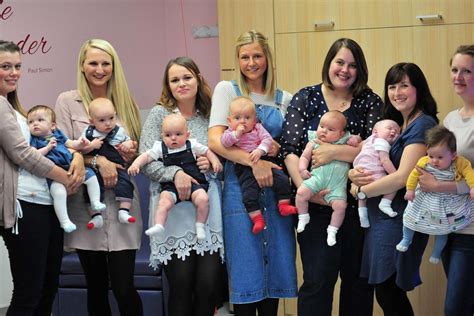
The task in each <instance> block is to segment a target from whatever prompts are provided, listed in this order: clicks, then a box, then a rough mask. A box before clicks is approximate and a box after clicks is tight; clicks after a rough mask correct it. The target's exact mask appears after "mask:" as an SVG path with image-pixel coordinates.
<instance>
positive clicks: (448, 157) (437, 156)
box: [426, 144, 456, 170]
mask: <svg viewBox="0 0 474 316" xmlns="http://www.w3.org/2000/svg"><path fill="white" fill-rule="evenodd" d="M426 152H427V153H428V157H429V162H430V165H432V166H433V167H434V168H436V169H438V170H445V169H448V168H449V166H451V163H452V162H453V160H454V159H456V153H455V152H454V153H453V152H452V151H450V150H449V148H448V146H446V144H441V145H436V146H433V147H430V148H428V149H427V150H426Z"/></svg>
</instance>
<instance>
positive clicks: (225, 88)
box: [209, 81, 292, 127]
mask: <svg viewBox="0 0 474 316" xmlns="http://www.w3.org/2000/svg"><path fill="white" fill-rule="evenodd" d="M282 92H283V98H282V102H281V103H282V105H281V106H280V107H278V106H277V105H276V104H275V96H273V95H272V96H267V95H264V94H258V93H253V92H250V94H249V97H250V98H251V99H252V100H253V102H254V103H255V104H261V105H268V106H272V107H275V108H278V109H279V110H280V112H281V114H282V115H283V117H285V114H286V108H287V107H288V104H290V101H291V98H292V95H291V94H290V93H288V92H287V91H282ZM235 97H237V94H236V93H235V90H234V86H233V85H232V82H230V81H221V82H219V83H218V84H217V85H216V88H215V89H214V93H213V95H212V104H213V105H214V104H222V105H223V106H221V107H218V108H217V109H218V111H215V110H214V109H213V112H212V116H211V117H210V121H209V127H214V126H229V125H228V122H227V116H229V105H230V103H231V102H232V100H233V99H234V98H235ZM283 105H285V106H283Z"/></svg>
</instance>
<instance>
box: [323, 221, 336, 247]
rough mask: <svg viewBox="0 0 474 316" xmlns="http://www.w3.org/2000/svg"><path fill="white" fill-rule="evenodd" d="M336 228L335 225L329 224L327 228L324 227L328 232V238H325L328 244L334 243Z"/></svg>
mask: <svg viewBox="0 0 474 316" xmlns="http://www.w3.org/2000/svg"><path fill="white" fill-rule="evenodd" d="M338 230H339V228H337V227H336V226H331V225H329V226H328V228H327V229H326V231H327V232H328V239H327V243H328V246H334V245H335V244H336V234H337V231H338Z"/></svg>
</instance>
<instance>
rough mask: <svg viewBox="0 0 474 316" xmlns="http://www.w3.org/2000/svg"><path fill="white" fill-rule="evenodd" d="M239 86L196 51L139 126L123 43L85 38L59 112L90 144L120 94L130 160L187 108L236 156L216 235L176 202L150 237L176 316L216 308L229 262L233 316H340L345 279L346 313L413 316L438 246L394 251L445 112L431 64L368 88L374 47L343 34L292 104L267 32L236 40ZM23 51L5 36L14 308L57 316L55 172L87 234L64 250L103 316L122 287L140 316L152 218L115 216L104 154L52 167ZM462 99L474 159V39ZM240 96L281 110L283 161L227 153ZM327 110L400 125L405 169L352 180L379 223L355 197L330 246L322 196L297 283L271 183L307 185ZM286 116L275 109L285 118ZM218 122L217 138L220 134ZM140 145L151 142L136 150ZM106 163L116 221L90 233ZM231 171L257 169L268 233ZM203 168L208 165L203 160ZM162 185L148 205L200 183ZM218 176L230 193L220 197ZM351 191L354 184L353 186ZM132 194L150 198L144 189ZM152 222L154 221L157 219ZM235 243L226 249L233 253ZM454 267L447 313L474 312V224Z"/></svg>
mask: <svg viewBox="0 0 474 316" xmlns="http://www.w3.org/2000/svg"><path fill="white" fill-rule="evenodd" d="M235 57H236V74H237V76H236V78H235V80H234V81H222V82H220V83H219V84H218V85H217V86H216V87H215V89H214V93H213V94H212V93H211V88H210V87H209V85H208V83H207V82H206V80H205V78H204V76H203V74H202V73H201V72H200V70H199V68H198V66H197V65H196V64H195V62H194V61H193V60H192V59H190V58H188V57H178V58H175V59H172V60H171V61H169V63H168V64H167V66H166V69H165V73H164V76H163V82H162V94H161V97H160V100H159V102H158V103H157V104H156V106H155V107H153V108H152V110H151V111H150V114H149V116H148V118H147V120H146V122H145V124H144V126H143V128H142V129H141V128H140V123H139V114H138V106H137V104H136V103H135V102H134V101H133V98H132V96H131V93H130V91H129V89H128V86H127V82H126V80H125V76H124V73H123V70H122V66H121V63H120V60H119V57H118V55H117V53H116V51H115V50H114V48H113V47H112V46H111V45H110V43H108V42H107V41H105V40H100V39H92V40H88V41H86V42H85V43H84V45H83V46H82V48H81V50H80V53H79V59H78V70H77V89H76V90H72V91H67V92H64V93H62V94H61V95H60V96H59V97H58V99H57V103H56V106H55V111H56V114H57V124H58V126H59V127H60V128H61V129H62V131H63V132H64V133H65V134H66V135H67V136H68V137H69V138H72V139H77V138H78V137H79V136H80V135H81V132H82V130H83V129H84V127H85V126H86V125H87V124H89V123H88V122H89V120H88V106H89V103H90V102H91V101H92V100H93V99H95V98H98V97H106V98H109V99H110V100H112V102H113V103H114V105H115V107H116V112H117V115H118V118H119V120H120V124H121V125H122V126H123V127H124V128H126V130H127V131H128V133H129V134H130V136H131V138H132V139H133V140H134V141H136V146H135V147H134V148H133V149H132V150H131V151H127V152H121V154H122V156H123V157H124V158H125V159H126V160H128V161H130V160H132V159H133V158H134V157H135V156H136V155H137V154H138V153H139V152H144V151H146V150H148V149H149V148H151V147H152V146H153V144H154V142H155V141H158V140H161V135H160V130H159V127H160V126H161V123H162V121H163V118H164V117H165V116H166V115H168V114H170V113H180V114H181V115H182V116H184V117H185V118H186V120H187V122H188V127H189V130H190V131H191V134H192V135H193V137H195V138H197V140H198V141H199V142H200V143H203V144H207V143H208V145H209V148H210V149H211V150H213V151H214V152H216V153H217V154H219V155H220V156H221V157H223V158H224V159H225V160H226V163H225V169H224V180H223V182H222V181H221V180H220V179H218V178H210V179H209V182H210V186H209V191H208V195H209V220H208V223H207V225H206V239H205V240H198V239H197V238H196V232H195V225H194V214H195V212H194V211H193V205H192V204H191V203H190V202H181V203H178V204H177V205H176V206H175V207H174V209H173V210H172V211H171V212H170V214H169V218H168V221H167V224H166V226H165V227H166V237H165V238H164V239H160V240H157V239H154V238H153V237H152V238H151V240H150V247H151V252H152V255H151V258H150V261H151V265H152V266H157V265H158V264H160V263H162V264H164V270H165V273H166V276H167V278H168V281H169V287H170V293H169V301H168V311H169V315H172V316H174V315H212V314H213V313H214V309H215V306H216V304H217V297H218V294H219V293H218V292H219V290H220V289H221V288H220V281H221V280H220V276H221V274H220V273H219V270H220V269H221V265H222V262H223V261H224V259H225V262H226V265H227V271H228V275H229V285H230V301H231V303H233V304H234V312H235V314H236V315H238V316H241V315H244V316H245V315H256V312H257V311H258V314H259V315H262V316H268V315H269V316H274V315H276V314H277V310H278V304H279V298H289V297H296V296H297V297H298V314H299V315H331V309H332V298H333V291H334V287H335V284H336V281H337V278H338V276H340V277H341V281H342V282H341V291H340V308H339V310H340V315H372V308H373V297H374V292H375V297H376V299H377V302H378V303H379V305H380V306H381V307H382V309H383V311H384V314H385V315H413V310H412V307H411V304H410V301H409V300H408V297H407V295H406V293H407V291H409V290H412V289H413V288H414V287H415V286H417V285H418V284H420V283H421V281H420V278H419V276H418V269H419V266H420V263H421V256H422V253H423V251H424V249H425V247H426V244H427V240H428V237H427V235H423V234H418V233H417V234H415V237H414V239H413V243H412V245H411V247H410V248H409V250H408V251H407V252H405V253H400V252H397V251H396V250H395V245H396V244H397V243H398V241H399V240H400V239H401V236H402V214H403V210H404V208H405V206H406V201H404V199H403V196H404V191H405V190H404V187H405V183H406V180H407V177H408V174H409V172H410V171H411V170H412V169H413V168H414V166H415V163H416V161H417V160H418V159H419V158H420V157H422V156H424V155H425V154H426V148H425V145H424V133H425V131H426V130H427V129H429V128H431V127H433V126H435V125H437V124H438V119H437V117H436V114H437V106H436V102H435V100H434V98H433V97H432V95H431V93H430V89H429V87H428V83H427V80H426V78H425V76H424V75H423V73H422V71H421V69H420V68H419V67H418V66H417V65H415V64H413V63H399V64H396V65H394V66H392V67H391V68H390V69H389V70H388V72H387V75H386V79H385V84H384V91H385V92H384V99H383V100H382V99H381V98H380V97H379V96H378V95H377V94H375V93H374V92H373V91H372V90H371V89H370V88H369V86H368V85H367V82H368V70H367V64H366V61H365V57H364V54H363V51H362V49H361V47H360V46H359V45H358V44H357V43H356V42H355V41H353V40H351V39H347V38H343V39H339V40H337V41H336V42H334V43H333V45H332V46H331V47H330V48H329V51H328V53H327V56H326V58H325V61H324V65H323V69H322V83H320V84H317V85H314V86H310V87H306V88H303V89H301V90H300V91H298V92H297V93H296V94H295V95H294V96H292V95H291V94H290V93H288V92H286V91H281V90H278V89H276V87H275V74H274V65H273V58H272V53H271V51H270V48H269V45H268V42H267V39H266V37H265V36H264V35H262V34H261V33H259V32H257V31H248V32H245V33H243V34H242V35H241V36H240V37H239V38H238V39H237V43H236V50H235ZM20 70H21V59H20V51H19V49H18V46H16V45H15V44H13V43H11V42H7V41H0V95H1V97H0V107H1V109H2V110H1V112H2V113H4V119H3V121H2V124H0V129H1V131H0V139H1V141H0V161H2V162H3V165H4V168H3V169H2V170H3V171H1V173H0V175H1V177H2V185H3V190H2V199H3V200H2V202H3V205H2V208H1V213H0V214H1V216H0V233H1V235H2V237H3V239H4V241H5V244H6V246H7V249H8V253H9V257H10V264H11V271H12V275H13V283H14V290H13V297H12V301H11V304H10V307H9V309H8V312H7V315H50V314H51V308H52V302H53V300H54V296H55V294H56V291H57V286H58V275H59V269H60V264H61V256H62V249H63V232H62V230H61V229H60V227H59V223H58V221H57V219H56V217H55V215H54V211H53V208H52V201H51V197H50V195H49V192H48V187H47V184H46V180H45V178H51V179H54V180H55V181H59V182H62V183H64V184H65V185H67V188H68V191H69V193H70V196H69V198H68V206H69V212H70V216H71V219H72V220H73V222H75V223H76V224H77V226H78V229H77V230H76V231H75V232H73V233H71V234H66V236H65V237H64V246H65V247H66V248H69V249H75V250H76V251H77V252H78V255H79V259H80V262H81V265H82V268H83V270H84V273H85V276H86V281H87V289H88V291H87V293H88V294H87V299H88V303H87V304H88V305H87V307H88V311H89V314H90V315H110V314H111V311H110V306H109V302H108V289H109V284H110V287H111V288H112V291H113V293H114V295H115V298H116V300H117V302H118V306H119V310H120V313H121V314H122V315H142V314H143V308H142V303H141V300H140V297H139V295H138V293H137V291H136V289H135V287H134V283H133V273H134V262H135V253H136V250H137V249H138V248H139V247H140V236H141V231H142V219H141V216H140V209H139V207H138V198H135V199H134V206H133V208H132V210H131V213H132V215H133V216H135V217H136V219H137V222H136V223H135V224H133V225H121V224H120V223H119V222H118V220H117V219H116V218H117V217H116V216H115V214H116V211H117V209H118V202H117V201H115V197H114V192H113V190H110V189H111V188H113V187H114V186H115V184H116V182H117V169H118V168H121V166H118V165H116V164H115V163H113V162H110V161H109V160H107V158H105V157H102V156H98V157H91V156H88V155H82V154H81V153H80V152H75V153H74V158H73V161H72V163H71V167H70V169H69V170H67V171H64V170H62V169H60V168H58V167H56V166H54V165H53V164H52V163H51V162H50V161H49V160H47V159H45V158H44V157H42V156H41V155H39V154H38V153H37V152H36V151H35V150H33V149H31V147H29V146H28V140H29V132H28V129H27V126H26V119H25V112H24V110H23V108H22V107H21V105H20V103H19V102H18V96H17V83H18V79H19V78H20V74H21V71H20ZM451 77H452V83H453V86H454V90H455V92H456V93H457V94H458V95H459V96H460V97H461V98H462V100H463V102H464V104H462V107H461V108H460V109H459V110H456V111H453V112H451V113H450V114H449V115H448V116H447V117H446V119H445V121H444V124H445V125H446V127H448V128H449V129H450V130H452V131H453V132H454V133H455V134H456V137H457V138H458V144H457V146H458V153H459V154H462V155H463V156H465V157H467V158H468V159H469V160H470V161H471V162H472V163H474V154H473V153H472V150H471V151H470V150H469V148H472V146H473V145H474V144H473V143H474V137H473V136H474V135H473V134H474V45H468V46H461V47H459V48H458V50H457V51H456V52H455V54H454V56H453V58H452V60H451ZM238 95H245V96H248V97H250V98H251V99H252V100H253V101H254V103H255V104H257V107H260V106H266V107H269V108H271V109H272V110H273V111H272V113H273V114H272V115H271V116H268V117H267V119H266V120H264V121H263V125H264V126H265V127H266V128H267V129H269V130H272V131H273V132H275V135H276V137H277V138H276V139H277V140H279V141H274V143H273V146H272V150H270V154H271V155H272V156H274V159H272V161H271V162H270V161H267V160H259V161H258V162H257V163H254V164H252V163H251V162H250V159H249V157H248V154H247V153H245V152H244V151H242V150H240V149H238V148H226V149H225V148H224V147H223V146H222V145H221V142H220V138H221V135H222V134H223V132H224V130H225V129H226V128H227V125H228V123H227V116H228V113H229V105H230V102H231V101H232V100H233V99H234V98H235V97H236V96H238ZM329 110H338V111H341V112H342V113H344V115H345V116H346V118H347V121H348V126H347V127H348V130H349V131H350V132H351V133H352V134H358V135H360V136H361V137H362V139H365V138H367V137H368V136H369V135H370V134H371V131H372V128H373V126H374V124H375V123H376V122H377V121H379V120H380V119H383V118H389V119H393V120H395V121H396V122H397V123H398V124H399V125H400V127H401V135H400V137H399V138H398V139H397V141H396V142H395V143H394V144H393V145H392V148H391V151H390V157H391V160H392V162H393V163H394V165H395V167H396V168H397V171H396V172H394V173H392V174H390V175H388V176H386V177H384V178H381V179H379V180H375V181H373V179H372V177H371V174H370V173H368V172H366V171H365V170H363V169H361V168H358V169H352V170H350V172H349V178H350V181H351V182H352V184H353V187H354V188H356V190H357V191H359V192H363V193H365V194H366V195H367V197H368V210H369V217H370V222H371V226H370V228H367V229H363V228H361V227H360V222H359V217H358V214H357V206H356V201H355V199H353V198H352V197H351V195H350V194H348V196H349V200H348V208H347V210H346V216H345V220H344V223H343V225H342V227H341V230H340V233H339V234H338V235H337V243H336V245H334V246H332V247H328V246H327V243H326V227H327V226H328V224H329V221H330V217H331V213H332V209H331V208H330V206H328V205H327V204H326V203H325V202H324V199H323V196H324V194H325V193H327V192H326V191H323V192H320V193H318V194H316V195H315V196H314V197H313V198H312V200H311V203H310V207H309V212H310V214H311V222H310V223H309V224H308V225H307V226H306V229H305V231H304V232H302V233H300V234H298V236H297V237H298V243H299V246H300V252H301V260H302V264H303V284H302V286H301V287H300V289H299V290H298V289H297V279H296V267H295V261H296V241H295V232H294V221H293V218H292V216H288V217H283V216H281V215H280V214H279V212H278V211H277V203H276V199H275V196H274V194H273V191H272V190H271V186H272V168H285V170H286V171H287V172H288V174H289V176H290V178H291V181H292V183H293V185H294V186H295V187H298V186H299V185H300V184H301V183H302V181H303V180H302V178H301V176H300V173H299V170H298V159H299V156H300V155H301V153H302V151H303V150H304V147H305V145H306V142H307V131H308V130H315V129H316V128H317V126H318V124H319V121H320V119H321V116H322V115H323V114H324V113H325V112H327V111H329ZM275 113H276V114H275ZM208 128H209V129H208ZM138 144H139V145H138ZM359 150H360V148H358V147H353V146H348V145H337V146H336V145H332V144H326V143H323V144H321V146H319V148H318V149H317V150H315V151H314V152H313V157H312V160H313V166H314V167H317V166H319V165H323V164H326V163H328V162H331V161H332V160H343V161H346V162H349V163H350V162H352V161H353V159H354V157H355V156H356V155H357V153H358V151H359ZM93 163H94V164H95V165H96V167H97V170H98V172H99V173H100V174H101V176H102V178H103V179H104V185H105V187H106V188H107V189H108V190H106V194H105V203H106V205H107V209H106V211H105V213H104V219H105V224H104V226H103V228H100V229H94V230H92V231H90V230H87V229H86V223H87V222H88V220H89V214H88V211H87V207H86V205H87V204H86V202H85V200H84V195H83V194H82V192H81V191H82V186H81V184H82V181H83V179H84V168H85V166H91V165H92V164H93ZM234 163H239V164H242V165H247V166H250V167H251V168H252V171H253V174H254V176H255V178H256V180H257V182H258V184H259V185H260V187H262V188H264V189H263V190H262V194H261V199H260V200H261V202H262V203H263V207H262V213H263V216H264V217H265V222H266V229H265V230H263V231H262V232H261V233H259V234H252V233H251V229H250V227H251V222H250V219H249V217H248V214H247V212H246V210H245V206H244V205H243V203H242V196H241V191H240V186H239V182H238V179H237V177H236V176H235V173H234ZM197 165H198V167H199V168H200V169H201V171H203V172H206V171H207V170H208V169H209V165H210V164H209V161H208V160H207V159H206V158H203V157H199V158H198V159H197ZM143 172H144V174H145V175H147V176H148V177H149V178H150V180H151V186H150V192H151V198H150V209H151V210H152V209H155V205H156V203H157V201H158V198H159V183H160V182H163V181H168V182H170V181H172V182H174V183H175V185H176V188H177V191H178V195H179V198H180V199H181V200H187V199H188V198H189V196H190V192H191V184H192V181H193V179H192V177H191V176H190V175H188V174H186V173H185V172H184V171H183V170H182V169H181V168H180V167H176V166H166V167H165V166H164V165H163V163H162V162H160V161H155V162H152V163H150V164H149V165H148V166H146V168H144V170H143ZM221 183H223V187H222V190H221ZM420 185H421V187H422V189H423V190H425V191H443V192H445V191H448V192H465V191H466V187H467V186H465V184H463V183H455V182H439V181H437V180H436V179H435V178H433V177H432V176H431V175H429V174H423V175H422V176H421V177H420ZM349 188H350V186H348V189H349ZM394 191H396V192H398V193H397V196H396V197H395V199H394V201H393V203H392V207H393V209H394V210H395V211H396V212H397V213H398V215H397V216H396V217H395V218H390V217H388V216H387V215H385V214H383V213H381V212H379V211H378V204H379V200H380V198H379V197H380V196H381V195H383V194H386V193H389V192H394ZM135 192H137V191H136V190H135ZM152 216H153V214H152ZM224 246H225V256H224ZM443 264H444V267H445V271H446V275H447V277H448V286H447V295H446V301H445V313H446V315H472V314H473V312H474V295H472V293H474V282H473V281H474V280H473V278H474V277H473V275H474V272H473V271H474V270H473V269H472V266H473V264H474V224H471V225H470V226H469V227H468V228H466V229H464V230H463V231H461V232H459V233H456V234H451V235H450V236H449V243H448V246H447V247H446V249H445V251H444V257H443Z"/></svg>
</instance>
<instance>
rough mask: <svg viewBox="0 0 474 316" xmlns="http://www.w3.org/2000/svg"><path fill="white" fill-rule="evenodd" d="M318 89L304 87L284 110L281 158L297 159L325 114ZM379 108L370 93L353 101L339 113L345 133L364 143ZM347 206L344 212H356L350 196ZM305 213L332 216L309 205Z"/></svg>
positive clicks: (323, 208)
mask: <svg viewBox="0 0 474 316" xmlns="http://www.w3.org/2000/svg"><path fill="white" fill-rule="evenodd" d="M321 86H322V85H321V84H318V85H315V86H309V87H305V88H303V89H301V90H300V91H298V93H296V94H295V95H294V96H293V99H292V100H291V102H290V105H289V106H288V109H287V114H286V116H285V122H284V124H283V134H282V137H281V141H280V144H281V149H280V150H281V152H282V154H283V157H286V156H287V155H288V154H295V155H297V156H298V157H300V156H301V154H302V153H303V151H304V148H305V146H306V143H307V142H308V130H316V129H317V128H318V125H319V121H320V120H321V117H322V116H323V115H324V113H326V112H328V111H329V109H328V107H327V104H326V101H325V100H324V96H323V93H322V91H321ZM382 105H383V102H382V99H381V98H380V97H379V96H378V95H377V94H375V93H374V92H372V90H370V89H366V90H364V91H363V92H362V93H361V94H360V95H358V96H357V97H354V98H353V99H352V101H351V105H350V107H349V108H348V109H347V110H345V111H344V112H343V114H344V115H345V117H346V119H347V131H348V132H350V133H351V134H353V135H359V136H360V137H362V139H366V138H367V137H368V136H370V135H371V134H372V129H373V127H374V125H375V123H377V122H378V121H379V120H380V116H381V113H380V112H381V110H382ZM347 202H348V206H347V209H346V212H357V203H356V201H355V200H354V198H352V196H351V195H350V194H349V195H348V199H347ZM309 209H310V211H311V210H317V211H318V212H327V213H329V214H331V213H332V209H331V207H330V206H327V205H319V204H315V203H309Z"/></svg>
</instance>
